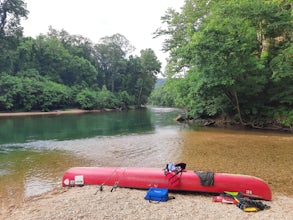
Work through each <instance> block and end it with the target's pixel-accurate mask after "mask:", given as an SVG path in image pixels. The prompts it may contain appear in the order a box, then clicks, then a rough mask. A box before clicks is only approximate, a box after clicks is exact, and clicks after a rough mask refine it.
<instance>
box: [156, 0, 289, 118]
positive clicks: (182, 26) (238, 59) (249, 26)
mask: <svg viewBox="0 0 293 220" xmlns="http://www.w3.org/2000/svg"><path fill="white" fill-rule="evenodd" d="M291 8H292V5H291V6H290V4H288V3H287V2H283V1H278V2H271V1H263V0H257V1H254V2H251V1H249V0H245V1H239V0H229V1H216V2H215V1H205V0H186V1H185V5H184V7H183V9H182V13H177V12H175V11H172V10H169V11H168V13H167V15H166V16H165V17H163V18H162V19H163V22H164V23H166V24H167V29H163V30H158V31H157V32H156V34H157V35H158V36H161V35H168V36H169V38H168V39H167V40H166V41H165V44H164V46H165V47H164V48H165V50H166V51H170V54H171V58H170V62H169V64H168V68H167V70H168V71H169V74H168V75H169V77H170V81H172V78H171V77H174V76H175V77H176V76H178V72H181V73H182V72H183V73H184V71H186V70H187V71H186V73H185V74H181V76H183V79H180V80H179V83H175V84H174V85H176V86H177V88H178V89H177V91H178V92H179V94H180V96H181V97H182V98H181V99H179V98H176V99H175V101H176V100H177V101H179V100H180V101H181V102H182V105H184V106H186V107H187V108H188V110H189V111H190V112H192V113H194V114H195V115H209V116H215V115H217V114H228V115H234V114H235V113H236V115H237V117H238V119H239V121H240V122H241V123H242V124H245V122H244V119H243V117H244V118H245V121H249V120H252V119H253V118H255V117H260V116H265V115H266V117H268V116H269V111H270V110H269V109H270V108H275V107H276V106H275V104H274V102H272V93H271V91H272V90H273V91H275V92H277V93H278V95H280V94H281V93H282V94H283V95H282V99H283V100H284V99H288V97H290V93H291V97H292V90H290V92H289V94H288V93H286V92H280V91H278V89H277V88H279V89H281V87H280V85H281V83H280V84H279V82H276V80H274V81H275V82H274V81H273V80H272V79H274V78H275V79H276V78H278V77H277V75H279V74H280V70H281V69H284V72H283V73H284V75H286V77H284V78H286V80H287V81H289V82H292V81H291V80H292V74H290V73H289V71H288V70H289V69H292V63H290V62H288V59H287V60H286V59H285V60H286V61H285V62H281V60H282V61H284V59H283V58H285V57H288V55H289V54H290V52H289V51H290V49H287V48H290V46H289V45H290V44H288V42H289V41H290V40H292V22H291V21H292V15H291ZM180 33H182V34H181V35H180ZM280 39H281V40H280ZM284 51H285V52H284ZM272 64H273V65H272ZM272 66H274V69H273V70H274V71H275V73H274V74H273V72H272ZM287 69H288V70H287ZM291 72H292V71H291ZM282 75H283V74H282ZM177 82H178V80H177ZM169 88H171V87H169ZM272 88H273V89H272ZM171 89H176V88H174V87H172V88H171ZM275 100H276V99H275ZM289 100H291V98H289ZM275 103H276V102H275ZM286 103H288V102H286ZM280 104H281V103H280V102H279V103H278V105H280ZM287 107H288V105H287ZM291 107H292V105H291Z"/></svg>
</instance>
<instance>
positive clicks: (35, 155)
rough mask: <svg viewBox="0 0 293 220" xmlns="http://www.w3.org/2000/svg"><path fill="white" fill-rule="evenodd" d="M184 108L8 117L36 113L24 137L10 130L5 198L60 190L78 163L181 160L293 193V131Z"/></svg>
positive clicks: (2, 150) (0, 151) (1, 178)
mask: <svg viewBox="0 0 293 220" xmlns="http://www.w3.org/2000/svg"><path fill="white" fill-rule="evenodd" d="M178 113H180V110H178V109H169V108H151V109H149V110H147V111H141V112H132V113H127V114H125V113H111V114H86V115H83V116H81V115H75V116H69V117H68V116H64V117H63V116H62V117H49V116H46V117H40V118H37V117H36V118H33V117H31V118H29V119H25V118H21V119H20V118H10V119H9V120H10V122H9V123H8V122H7V121H5V120H3V119H1V122H3V124H6V125H7V123H8V124H10V125H11V124H18V126H19V125H20V123H19V120H20V121H25V120H29V123H28V124H29V128H30V131H27V130H26V129H25V125H27V124H26V123H23V126H24V127H21V126H19V127H17V131H24V132H25V133H26V135H23V134H21V135H20V137H18V136H16V135H12V134H10V133H11V132H13V128H14V127H15V126H10V128H9V129H11V130H10V131H9V132H8V133H9V135H7V136H10V137H6V138H4V139H3V140H4V141H3V142H2V144H1V145H0V184H1V188H0V200H1V204H2V205H3V204H5V203H7V202H8V203H11V204H14V203H16V202H17V201H19V200H22V199H23V198H26V197H28V196H32V195H36V194H40V193H43V192H46V191H48V190H50V189H53V188H54V187H56V186H58V185H60V184H61V179H62V175H63V173H64V172H65V171H66V170H67V169H68V168H70V167H73V166H141V167H145V166H148V167H162V168H163V167H164V166H165V164H166V163H168V162H178V161H183V162H185V163H187V168H188V169H196V170H206V171H209V170H210V171H216V172H228V173H241V174H248V175H254V176H257V177H260V178H262V179H264V180H265V181H267V182H268V183H269V185H270V187H271V189H272V191H273V193H284V194H286V195H293V188H292V186H293V180H292V178H291V175H292V173H293V135H292V134H282V133H273V132H256V131H242V130H236V131H232V130H227V129H215V128H192V127H189V126H187V125H185V124H178V123H177V122H175V121H173V120H172V119H173V118H174V117H175V116H176V115H177V114H178ZM125 121H127V124H125ZM73 125H74V126H73ZM72 126H73V127H72ZM38 127H41V128H40V129H38ZM44 127H47V129H45V128H44ZM1 129H2V130H1ZM9 129H8V130H9ZM0 131H1V132H2V131H3V127H2V128H1V126H0ZM32 137H34V138H32Z"/></svg>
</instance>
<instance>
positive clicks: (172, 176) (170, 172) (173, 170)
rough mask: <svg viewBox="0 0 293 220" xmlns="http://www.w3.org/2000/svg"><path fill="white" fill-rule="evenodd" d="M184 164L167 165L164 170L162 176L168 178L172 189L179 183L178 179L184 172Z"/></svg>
mask: <svg viewBox="0 0 293 220" xmlns="http://www.w3.org/2000/svg"><path fill="white" fill-rule="evenodd" d="M185 168H186V164H185V163H177V164H173V163H168V164H166V167H165V169H164V175H165V176H166V177H167V178H168V182H169V184H170V185H171V186H172V187H176V186H178V185H179V183H180V177H181V175H182V172H183V171H184V170H185Z"/></svg>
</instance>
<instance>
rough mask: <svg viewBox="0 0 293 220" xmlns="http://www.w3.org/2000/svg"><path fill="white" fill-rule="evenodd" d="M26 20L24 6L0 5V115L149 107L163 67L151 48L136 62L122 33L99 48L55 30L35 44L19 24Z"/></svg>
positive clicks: (12, 0) (9, 0)
mask: <svg viewBox="0 0 293 220" xmlns="http://www.w3.org/2000/svg"><path fill="white" fill-rule="evenodd" d="M27 15H28V11H27V10H26V4H25V3H24V2H23V1H20V0H3V1H2V0H1V1H0V16H1V17H0V19H1V21H0V22H1V23H0V111H19V110H25V111H32V110H41V111H50V110H53V109H59V108H69V107H80V108H83V109H103V108H119V109H121V108H122V109H127V108H128V107H129V106H131V105H134V106H136V107H137V108H140V107H141V106H142V105H144V104H146V102H147V98H148V96H149V95H150V93H151V91H152V89H153V88H154V85H155V81H156V80H155V79H156V74H158V73H159V72H160V68H161V64H160V62H159V61H158V59H157V57H156V55H155V53H154V52H153V51H152V50H151V49H146V50H142V51H141V55H140V56H134V57H133V56H130V53H132V52H133V50H134V49H135V48H134V46H132V45H131V43H130V42H129V41H128V40H127V39H126V38H125V37H124V36H123V35H121V34H115V35H113V36H107V37H104V38H102V39H101V40H100V42H99V43H98V44H94V43H93V42H91V41H90V40H89V39H87V38H85V37H82V36H79V35H70V34H69V33H68V32H66V31H65V30H61V31H58V30H55V29H54V28H52V27H49V31H48V33H47V34H46V35H43V34H42V35H39V36H37V37H36V38H35V39H34V38H32V37H22V27H21V26H20V22H19V21H20V19H21V18H26V17H27ZM134 60H135V65H134V66H133V64H134V63H133V61H134Z"/></svg>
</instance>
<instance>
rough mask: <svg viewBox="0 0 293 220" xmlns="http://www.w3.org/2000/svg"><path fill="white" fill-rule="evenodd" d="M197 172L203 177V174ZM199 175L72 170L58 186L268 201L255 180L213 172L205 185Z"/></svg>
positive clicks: (139, 170)
mask: <svg viewBox="0 0 293 220" xmlns="http://www.w3.org/2000/svg"><path fill="white" fill-rule="evenodd" d="M199 173H202V174H205V173H206V172H199ZM199 173H198V172H197V173H196V172H195V171H192V170H186V171H184V172H182V173H180V174H178V175H176V176H174V178H172V177H171V179H170V176H169V175H167V176H166V175H165V174H164V171H163V169H160V168H139V167H74V168H71V169H69V170H67V171H66V172H65V174H64V176H63V179H62V186H80V185H108V186H119V187H128V188H137V189H149V188H151V187H158V188H168V189H170V190H180V191H194V192H208V193H223V192H225V191H230V192H241V193H243V194H244V195H245V196H248V197H250V198H258V199H264V200H272V193H271V190H270V188H269V186H268V184H267V183H265V182H264V181H263V180H262V179H259V178H257V177H253V176H248V175H238V174H227V173H213V175H212V181H211V183H210V185H208V186H206V184H204V183H203V182H202V179H201V178H200V175H199ZM172 175H173V174H172ZM204 176H205V175H204ZM175 180H177V181H176V182H177V184H173V181H175Z"/></svg>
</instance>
